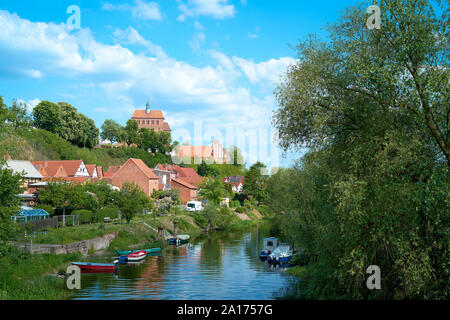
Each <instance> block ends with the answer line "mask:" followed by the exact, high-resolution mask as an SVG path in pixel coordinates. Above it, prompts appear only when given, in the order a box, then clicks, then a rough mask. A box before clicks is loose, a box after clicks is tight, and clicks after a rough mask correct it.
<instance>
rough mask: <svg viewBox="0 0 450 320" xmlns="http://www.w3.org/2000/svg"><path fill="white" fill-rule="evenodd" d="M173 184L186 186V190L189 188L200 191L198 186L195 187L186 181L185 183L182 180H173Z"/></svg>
mask: <svg viewBox="0 0 450 320" xmlns="http://www.w3.org/2000/svg"><path fill="white" fill-rule="evenodd" d="M172 182H175V183H179V184H181V185H182V186H184V187H186V188H189V189H198V188H197V187H196V186H193V185H192V184H190V183H189V182H186V181H184V180H182V179H172Z"/></svg>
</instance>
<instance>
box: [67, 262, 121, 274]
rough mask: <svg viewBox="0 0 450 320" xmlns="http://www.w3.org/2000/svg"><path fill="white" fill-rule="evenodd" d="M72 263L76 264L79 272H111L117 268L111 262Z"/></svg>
mask: <svg viewBox="0 0 450 320" xmlns="http://www.w3.org/2000/svg"><path fill="white" fill-rule="evenodd" d="M72 264H73V265H74V266H78V267H79V268H80V269H81V273H113V272H115V271H116V269H117V264H112V263H90V262H72Z"/></svg>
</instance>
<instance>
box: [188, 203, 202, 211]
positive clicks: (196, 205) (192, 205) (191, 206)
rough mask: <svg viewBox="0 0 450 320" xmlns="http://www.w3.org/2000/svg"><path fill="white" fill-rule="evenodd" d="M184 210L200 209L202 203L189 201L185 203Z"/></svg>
mask: <svg viewBox="0 0 450 320" xmlns="http://www.w3.org/2000/svg"><path fill="white" fill-rule="evenodd" d="M185 210H186V211H188V212H196V211H202V210H203V204H202V203H201V202H200V201H189V202H188V203H186V207H185Z"/></svg>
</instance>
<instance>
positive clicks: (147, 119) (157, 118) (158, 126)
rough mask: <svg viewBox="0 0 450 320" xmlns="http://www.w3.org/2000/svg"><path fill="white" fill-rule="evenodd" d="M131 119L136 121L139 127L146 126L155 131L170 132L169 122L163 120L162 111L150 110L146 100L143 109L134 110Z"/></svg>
mask: <svg viewBox="0 0 450 320" xmlns="http://www.w3.org/2000/svg"><path fill="white" fill-rule="evenodd" d="M131 119H132V120H136V121H137V123H138V127H139V129H141V128H147V129H153V130H155V131H164V132H168V133H170V132H171V129H170V126H169V124H168V123H167V122H165V118H164V115H163V113H162V111H161V110H151V109H150V103H149V102H147V104H146V109H145V110H135V111H134V113H133V116H132V117H131Z"/></svg>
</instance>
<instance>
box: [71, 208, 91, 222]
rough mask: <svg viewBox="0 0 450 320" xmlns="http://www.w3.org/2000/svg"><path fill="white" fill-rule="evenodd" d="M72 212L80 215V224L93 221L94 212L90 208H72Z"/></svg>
mask: <svg viewBox="0 0 450 320" xmlns="http://www.w3.org/2000/svg"><path fill="white" fill-rule="evenodd" d="M72 214H74V215H78V216H79V217H80V224H86V223H92V222H95V221H94V220H95V216H94V213H93V212H92V211H90V210H84V209H83V210H74V211H72Z"/></svg>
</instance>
